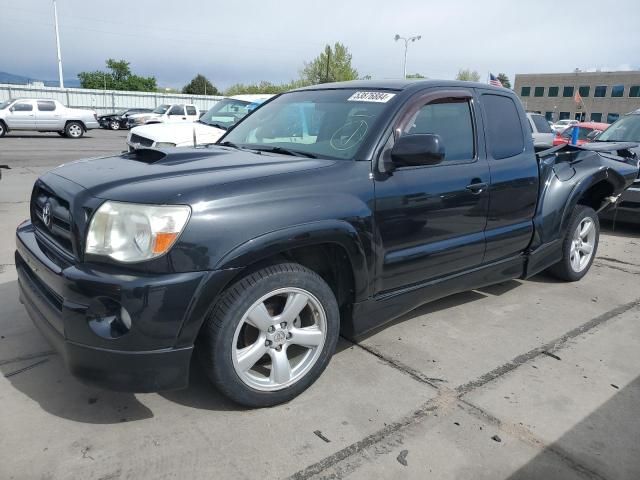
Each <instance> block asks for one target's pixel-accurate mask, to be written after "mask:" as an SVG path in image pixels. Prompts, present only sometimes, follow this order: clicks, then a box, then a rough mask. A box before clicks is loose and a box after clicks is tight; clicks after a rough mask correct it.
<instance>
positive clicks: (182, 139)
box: [127, 95, 273, 151]
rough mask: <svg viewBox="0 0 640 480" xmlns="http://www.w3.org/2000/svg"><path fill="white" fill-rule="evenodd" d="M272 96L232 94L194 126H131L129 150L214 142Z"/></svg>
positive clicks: (188, 124)
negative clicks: (132, 127)
mask: <svg viewBox="0 0 640 480" xmlns="http://www.w3.org/2000/svg"><path fill="white" fill-rule="evenodd" d="M272 96H273V95H236V96H234V97H229V98H225V99H223V100H220V101H219V102H218V103H216V104H215V105H214V106H213V107H211V109H209V110H208V111H207V113H205V114H204V115H203V116H202V117H200V119H199V120H197V121H196V122H195V123H182V124H179V125H178V124H175V123H167V124H159V125H142V126H140V127H135V128H134V129H133V130H131V132H130V133H129V136H128V137H127V145H128V147H129V150H130V151H132V150H135V149H136V148H140V147H145V148H149V147H156V148H162V147H189V146H194V145H206V144H209V143H215V142H217V141H218V139H219V138H220V137H221V136H222V135H224V133H225V131H226V130H227V129H229V128H230V127H232V126H233V125H235V124H236V123H237V122H238V121H239V120H240V119H242V118H243V117H244V116H245V115H247V114H248V113H249V112H251V111H253V110H254V109H255V108H256V107H257V106H258V105H260V104H261V103H262V102H264V101H266V100H268V99H269V98H271V97H272Z"/></svg>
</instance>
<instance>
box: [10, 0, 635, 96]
mask: <svg viewBox="0 0 640 480" xmlns="http://www.w3.org/2000/svg"><path fill="white" fill-rule="evenodd" d="M57 3H58V17H59V26H60V40H61V48H62V59H63V67H64V77H65V78H73V77H75V76H76V75H77V73H78V72H80V71H86V70H89V71H92V70H96V69H102V68H103V67H104V62H105V59H107V58H109V57H113V58H116V59H121V58H122V59H126V60H127V61H129V62H131V68H132V70H133V71H134V73H137V74H140V75H154V76H155V77H156V78H157V80H158V84H159V85H160V86H163V87H174V88H180V87H182V86H183V85H184V84H186V83H188V82H189V80H190V79H191V78H193V77H194V76H195V75H196V74H197V73H202V74H204V75H205V76H207V77H208V78H209V79H210V80H211V81H212V82H213V83H214V84H215V85H216V86H218V87H219V88H226V87H228V86H230V85H232V84H234V83H249V82H258V81H261V80H267V81H270V82H274V83H279V82H286V81H290V80H293V79H296V78H298V76H299V71H300V70H301V69H302V67H303V66H304V62H305V61H307V62H308V61H311V60H312V59H313V58H314V57H316V56H317V55H318V54H319V53H320V51H321V50H322V49H323V48H324V46H325V45H326V44H327V43H332V44H333V43H334V42H337V41H338V42H342V43H344V44H345V45H346V46H347V47H348V48H349V50H350V52H351V53H352V55H353V66H354V67H355V68H356V69H357V70H358V72H359V74H360V75H361V76H364V75H371V77H372V78H374V79H390V78H401V76H402V59H403V54H404V44H401V42H395V41H394V38H393V37H394V35H395V34H396V33H397V34H400V35H401V36H412V35H421V36H422V38H421V40H419V41H417V42H415V43H411V44H410V46H409V52H408V60H407V70H408V72H409V73H416V72H417V73H420V74H422V75H425V76H427V77H429V78H442V79H452V78H454V77H455V75H456V74H457V72H458V71H459V70H460V69H461V68H470V69H472V70H476V71H478V72H479V73H480V75H481V79H482V81H485V80H486V78H487V75H488V72H492V73H494V74H497V73H499V72H505V73H507V75H509V77H510V78H511V81H512V83H513V76H514V74H515V73H543V72H544V73H553V72H571V71H573V70H574V69H575V68H580V69H582V70H595V69H602V70H630V69H634V70H638V69H640V53H639V52H640V9H639V8H638V4H637V0H618V1H616V2H613V3H607V2H604V3H603V2H602V1H594V0H580V1H576V2H569V1H563V2H560V1H557V0H556V1H553V0H527V1H523V0H510V1H507V0H484V1H479V0H446V1H434V0H393V1H390V0H386V1H379V0H357V1H353V0H340V1H334V0H322V1H315V2H313V1H309V0H307V1H304V0H297V1H294V0H279V1H269V0H261V1H257V0H226V1H224V2H222V1H218V0H208V1H205V0H179V1H177V0H108V1H102V0H100V1H98V0H58V2H57ZM0 71H6V72H10V73H14V74H20V75H25V76H29V77H32V78H39V79H43V80H54V79H57V64H56V49H55V34H54V27H53V6H52V0H0Z"/></svg>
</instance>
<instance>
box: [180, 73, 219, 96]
mask: <svg viewBox="0 0 640 480" xmlns="http://www.w3.org/2000/svg"><path fill="white" fill-rule="evenodd" d="M182 93H188V94H189V95H220V92H219V91H218V89H217V88H216V87H215V86H214V85H213V83H211V82H210V81H209V80H208V79H207V77H205V76H204V75H201V74H197V75H196V76H195V77H193V80H191V81H190V82H189V83H188V84H187V85H185V86H184V88H183V89H182Z"/></svg>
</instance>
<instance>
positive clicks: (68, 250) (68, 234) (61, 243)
mask: <svg viewBox="0 0 640 480" xmlns="http://www.w3.org/2000/svg"><path fill="white" fill-rule="evenodd" d="M45 210H46V212H45ZM31 223H33V225H34V226H35V227H36V231H37V232H38V233H39V234H40V235H42V236H44V237H45V239H47V240H48V241H49V242H50V243H53V244H54V245H55V246H56V247H57V248H58V249H60V250H61V251H62V253H65V254H67V255H68V256H70V257H74V252H73V234H72V217H71V209H70V206H69V202H68V201H67V200H65V199H64V198H61V197H60V196H58V195H56V194H55V193H54V192H52V191H50V190H49V189H48V188H47V187H45V186H44V185H43V184H40V183H38V184H36V186H35V187H34V188H33V194H32V196H31Z"/></svg>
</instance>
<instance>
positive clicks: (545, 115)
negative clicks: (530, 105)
mask: <svg viewBox="0 0 640 480" xmlns="http://www.w3.org/2000/svg"><path fill="white" fill-rule="evenodd" d="M544 118H546V119H547V120H549V121H550V122H553V112H544Z"/></svg>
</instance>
